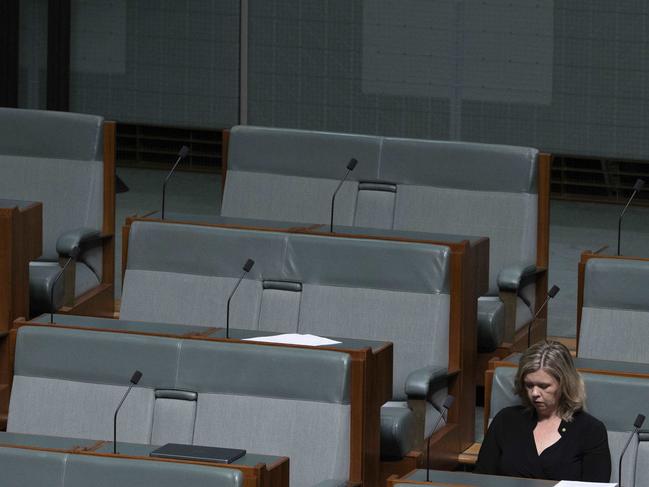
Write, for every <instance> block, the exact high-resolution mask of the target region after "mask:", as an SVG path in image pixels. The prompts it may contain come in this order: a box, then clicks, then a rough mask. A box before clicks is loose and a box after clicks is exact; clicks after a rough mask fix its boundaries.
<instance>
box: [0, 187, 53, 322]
mask: <svg viewBox="0 0 649 487" xmlns="http://www.w3.org/2000/svg"><path fill="white" fill-rule="evenodd" d="M42 249H43V205H42V204H41V203H34V202H29V201H15V200H3V199H0V331H7V330H9V329H10V328H11V325H12V323H13V321H14V320H15V319H16V318H19V317H21V316H29V261H31V260H36V259H37V258H39V257H40V256H41V253H42V251H43V250H42Z"/></svg>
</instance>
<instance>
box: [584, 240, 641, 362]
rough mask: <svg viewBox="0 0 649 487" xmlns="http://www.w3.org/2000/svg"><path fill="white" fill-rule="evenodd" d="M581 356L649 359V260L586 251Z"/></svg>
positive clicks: (635, 359)
mask: <svg viewBox="0 0 649 487" xmlns="http://www.w3.org/2000/svg"><path fill="white" fill-rule="evenodd" d="M578 283H579V287H578V300H577V356H578V357H582V358H592V359H602V360H620V361H624V362H637V363H644V364H649V347H648V346H647V344H648V343H649V259H643V258H633V257H613V256H607V255H602V254H596V253H592V252H584V253H583V254H582V256H581V261H580V263H579V281H578Z"/></svg>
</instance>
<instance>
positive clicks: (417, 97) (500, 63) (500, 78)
mask: <svg viewBox="0 0 649 487" xmlns="http://www.w3.org/2000/svg"><path fill="white" fill-rule="evenodd" d="M248 1H249V18H248V28H249V31H248V32H249V33H248V36H249V37H248V39H249V73H248V74H249V79H248V82H249V85H248V92H247V94H246V95H247V97H248V102H249V111H248V122H249V123H252V124H258V125H271V126H285V127H297V128H310V129H322V130H335V131H349V132H359V133H371V134H381V135H395V136H409V137H424V138H434V139H453V140H470V141H481V142H494V143H507V144H517V145H531V146H535V147H538V148H540V149H542V150H546V151H550V152H553V153H561V154H581V155H594V156H601V157H617V158H632V159H645V160H646V159H649V137H646V134H647V131H648V130H649V58H647V56H646V55H645V53H646V52H647V50H648V49H649V2H646V1H645V0H621V1H617V2H611V1H609V0H518V1H516V2H511V1H510V0H364V1H361V0H248ZM45 3H46V2H45V1H44V0H26V1H25V2H24V4H25V6H24V7H23V8H22V9H21V13H22V11H23V10H25V11H29V10H30V9H32V10H33V7H30V6H32V5H38V4H45ZM21 5H22V3H21ZM32 13H33V12H32ZM31 18H34V19H35V20H36V21H37V23H36V24H34V25H33V24H31V23H30V22H31V21H30V22H27V21H21V33H22V36H21V41H23V42H24V43H25V44H24V45H23V48H22V49H21V66H29V73H28V78H29V79H28V80H27V81H25V80H21V100H22V102H23V103H24V104H27V105H29V104H32V105H33V104H34V100H35V99H37V98H38V93H41V92H44V91H43V88H42V85H41V86H39V85H38V83H37V82H38V81H42V84H44V80H43V79H41V78H42V77H40V78H39V76H38V74H37V73H38V66H40V65H41V64H39V63H42V60H43V58H42V56H41V55H39V54H38V53H36V52H35V53H26V52H25V51H27V50H29V51H31V49H32V48H34V49H35V50H36V51H38V49H39V47H40V46H42V40H43V35H44V34H43V33H42V32H41V31H40V30H39V27H38V26H39V23H38V22H40V23H42V19H43V16H42V14H41V13H38V15H36V16H34V15H32V17H31ZM39 19H40V20H39ZM238 29H239V0H212V1H210V0H202V1H201V0H140V1H136V0H106V1H101V0H73V19H72V79H71V101H72V107H71V108H72V109H73V110H77V111H82V112H92V113H99V114H102V115H105V116H107V117H109V118H113V119H117V120H120V121H125V122H143V123H151V124H166V125H179V126H199V127H223V126H229V125H232V124H235V123H237V120H238V116H237V105H238V69H239V66H238V56H239V52H238V50H239V42H238ZM23 72H24V70H21V75H22V74H23ZM34 83H36V84H34Z"/></svg>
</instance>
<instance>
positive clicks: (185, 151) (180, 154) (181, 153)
mask: <svg viewBox="0 0 649 487" xmlns="http://www.w3.org/2000/svg"><path fill="white" fill-rule="evenodd" d="M187 154H189V147H187V146H186V145H183V146H182V147H181V148H180V151H178V159H176V163H175V164H174V165H173V167H172V168H171V171H169V174H167V177H166V178H165V180H164V182H163V183H162V212H161V213H162V220H164V219H165V196H166V194H165V193H166V192H167V182H168V181H169V178H170V177H171V175H172V174H173V173H174V171H175V170H176V167H178V164H180V161H182V160H183V159H184V158H185V157H187Z"/></svg>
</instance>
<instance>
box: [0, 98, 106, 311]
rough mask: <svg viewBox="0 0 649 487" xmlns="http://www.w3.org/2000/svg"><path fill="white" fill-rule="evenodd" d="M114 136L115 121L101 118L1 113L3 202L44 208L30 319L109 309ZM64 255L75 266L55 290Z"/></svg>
mask: <svg viewBox="0 0 649 487" xmlns="http://www.w3.org/2000/svg"><path fill="white" fill-rule="evenodd" d="M114 139H115V124H114V123H113V122H105V121H104V119H103V118H102V117H99V116H93V115H84V114H78V113H64V112H54V111H45V110H22V109H14V108H0V198H2V199H9V200H23V201H35V202H40V203H42V225H43V228H42V255H41V256H40V258H39V259H38V260H33V261H32V262H31V263H30V267H29V292H30V311H31V313H32V314H33V315H37V314H40V313H42V312H45V311H49V310H51V309H53V308H56V309H59V308H61V307H63V308H64V310H66V311H69V312H75V313H87V314H103V315H109V314H110V313H111V312H112V309H113V302H114V297H113V277H114V242H113V234H114V226H115V190H114V177H115V174H114V172H115V166H114V152H115V140H114ZM24 245H32V243H31V242H24ZM39 255H40V252H39ZM69 257H72V258H73V263H74V265H70V266H69V267H68V269H67V272H66V275H65V276H64V277H63V278H62V279H61V281H60V282H59V284H58V285H57V286H56V289H52V287H53V285H54V280H55V278H56V275H57V273H58V272H59V270H60V269H61V267H60V264H62V263H63V262H65V261H66V260H67V259H68V258H69ZM52 296H53V300H52Z"/></svg>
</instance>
